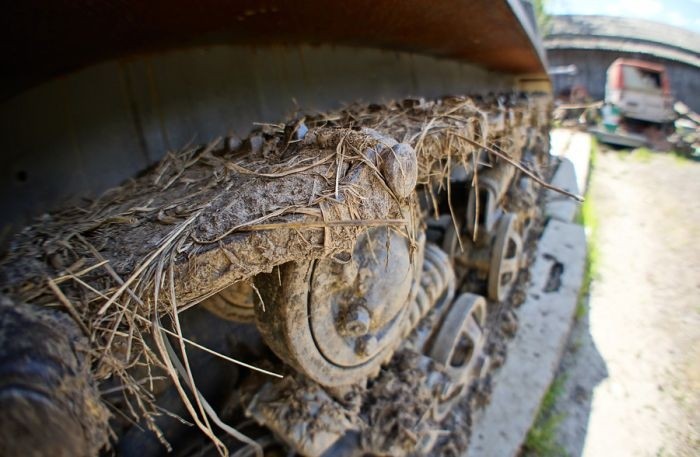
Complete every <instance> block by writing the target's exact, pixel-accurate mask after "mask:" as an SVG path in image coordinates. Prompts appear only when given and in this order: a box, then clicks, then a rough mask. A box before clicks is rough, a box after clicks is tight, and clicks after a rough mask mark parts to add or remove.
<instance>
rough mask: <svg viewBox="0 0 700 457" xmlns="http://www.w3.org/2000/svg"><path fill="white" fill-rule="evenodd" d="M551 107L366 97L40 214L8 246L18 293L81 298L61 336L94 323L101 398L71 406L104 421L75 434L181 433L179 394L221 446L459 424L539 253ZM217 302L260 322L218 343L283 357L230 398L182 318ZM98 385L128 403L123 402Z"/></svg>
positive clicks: (342, 450)
mask: <svg viewBox="0 0 700 457" xmlns="http://www.w3.org/2000/svg"><path fill="white" fill-rule="evenodd" d="M548 113H549V100H548V98H546V97H535V96H530V97H525V96H520V95H504V96H499V97H492V98H479V97H476V98H465V97H448V98H444V99H440V100H435V101H426V100H422V99H415V100H404V101H402V102H398V103H391V104H388V105H354V106H350V107H348V108H345V109H343V110H341V111H338V112H335V113H324V114H323V115H317V116H309V117H306V118H298V119H295V120H294V121H293V122H289V123H286V124H279V125H264V126H262V127H261V128H260V129H259V130H257V131H255V132H253V133H252V134H251V135H250V136H249V137H248V138H246V139H244V140H241V139H238V138H221V139H218V140H215V141H213V142H212V143H210V144H208V145H204V146H198V147H192V148H189V149H187V150H185V151H182V152H181V153H179V154H172V155H169V156H168V157H166V158H165V159H164V160H163V161H162V162H161V163H160V164H159V165H158V166H157V167H156V168H154V169H153V170H150V171H149V172H148V173H146V174H144V175H143V176H141V177H139V178H137V179H135V180H133V181H130V182H128V183H126V184H124V185H123V186H121V187H119V188H117V189H114V190H112V191H110V192H108V193H106V194H105V195H104V196H102V197H101V198H100V199H98V200H96V201H95V202H93V203H91V204H90V205H88V206H86V207H82V208H72V209H66V210H64V211H61V212H57V213H53V214H51V215H46V216H43V217H42V218H40V219H39V220H38V221H37V222H36V223H35V224H34V225H32V226H29V227H27V228H26V229H24V230H23V231H22V232H21V233H19V234H18V235H17V236H16V237H15V238H14V240H13V242H12V245H11V247H10V249H9V254H8V256H7V257H6V258H5V259H4V260H3V262H2V264H1V265H0V284H2V287H3V289H2V292H3V300H4V301H5V302H7V303H9V305H7V306H8V307H9V308H8V309H12V308H18V309H19V308H21V309H22V310H26V312H27V313H30V314H31V313H33V312H37V313H38V312H39V311H32V310H37V309H39V308H40V307H41V308H42V310H41V313H59V314H63V313H65V314H66V315H67V316H69V317H70V318H71V319H63V318H62V321H61V322H62V324H61V325H66V326H67V327H68V328H70V331H66V332H65V335H64V339H62V338H61V336H60V335H58V336H53V338H54V339H56V343H55V345H56V347H60V346H61V345H66V344H69V342H70V341H77V340H80V341H81V344H82V345H83V347H84V350H83V352H81V355H80V357H79V360H80V366H84V367H88V368H87V369H83V370H82V371H80V374H79V375H78V374H76V375H75V376H78V378H79V379H80V385H81V386H83V387H81V389H82V390H81V393H80V395H81V397H80V398H82V399H83V400H81V402H82V403H81V402H78V403H76V404H86V405H87V404H89V405H99V407H96V406H92V407H91V408H92V410H91V411H92V414H81V412H80V411H73V412H71V420H73V421H75V422H77V424H78V425H80V426H82V427H83V429H89V430H91V431H92V432H91V433H84V434H83V435H80V436H78V435H76V437H75V440H77V441H75V442H71V443H69V444H66V445H65V447H66V449H74V448H76V447H77V448H80V447H82V448H83V449H91V451H90V452H88V454H87V455H89V454H94V453H95V452H96V451H95V450H96V449H100V448H105V447H108V446H110V445H111V444H109V443H108V436H109V434H110V433H114V434H116V435H118V436H120V437H121V441H120V443H121V444H120V445H119V446H120V447H119V449H121V450H122V453H125V454H128V451H127V450H128V449H130V448H129V446H130V444H129V443H128V440H129V439H132V438H129V436H132V435H133V433H131V434H130V432H129V429H130V428H131V426H130V425H129V421H137V422H140V423H141V425H140V426H141V427H145V428H149V429H150V430H151V431H152V432H153V437H152V439H154V440H159V441H161V442H163V443H166V442H167V440H168V439H169V437H171V436H175V435H176V434H173V433H169V431H168V430H163V429H164V428H168V427H171V426H172V427H175V428H177V427H180V425H172V424H170V425H167V424H166V425H164V424H163V423H162V421H159V420H157V419H156V418H157V417H158V415H159V412H160V411H161V410H162V408H163V406H161V405H163V404H165V403H166V400H165V399H167V398H168V397H169V396H170V397H172V396H173V395H175V396H176V397H179V400H180V403H179V405H180V406H178V407H179V408H180V409H182V414H183V415H189V416H191V418H192V420H194V422H195V424H196V425H197V426H198V427H199V428H200V429H201V430H202V431H203V433H204V436H206V437H207V439H209V440H210V442H211V443H213V444H212V446H211V449H210V450H211V452H219V453H224V452H226V451H225V449H226V447H227V445H228V447H229V448H231V449H239V450H240V451H241V452H252V453H261V452H262V448H263V447H265V446H272V447H274V446H280V443H284V444H283V446H286V447H287V448H288V449H292V450H294V451H296V452H298V453H300V454H303V455H317V456H320V455H355V454H359V455H361V454H362V453H375V454H382V455H423V454H427V453H429V452H433V451H434V449H435V446H444V441H445V440H444V439H443V438H444V436H443V434H441V432H439V430H441V425H440V424H441V423H445V422H446V421H448V422H449V421H454V420H457V419H455V418H459V417H462V419H459V420H462V421H466V422H464V423H468V412H465V411H467V410H465V409H464V408H462V407H461V406H460V408H456V409H458V410H459V412H457V413H455V412H454V410H455V408H454V406H455V405H456V404H460V405H462V404H463V403H464V401H467V402H469V401H472V399H473V398H474V393H475V389H476V390H478V389H477V387H478V386H479V385H480V383H482V382H483V381H484V379H486V378H487V373H488V371H489V369H490V368H491V367H492V366H493V363H492V362H491V358H490V356H489V347H488V344H487V333H488V332H489V331H490V326H491V327H492V325H491V322H492V321H493V318H492V315H493V314H494V313H495V314H496V315H500V314H499V313H500V310H501V307H502V306H501V305H502V303H504V302H506V301H507V300H508V297H509V296H510V294H511V293H512V291H513V290H514V289H515V288H517V286H518V281H519V278H521V277H522V275H519V273H520V272H521V270H522V269H523V268H526V264H527V260H526V257H527V256H526V247H527V244H526V242H525V240H526V239H527V237H528V234H529V233H531V232H533V228H534V229H536V228H537V225H538V223H539V221H540V219H541V216H540V214H539V211H538V209H537V208H538V206H537V205H538V190H537V186H536V184H534V181H533V179H532V176H535V177H537V176H539V177H542V176H544V175H546V173H547V169H548V153H547V151H548V130H547V128H548V115H549V114H548ZM514 163H515V164H518V166H514V165H513V164H514ZM522 170H526V172H523V171H522ZM534 231H536V230H534ZM200 303H201V304H202V305H203V306H202V307H198V308H202V309H206V310H210V311H211V312H212V313H213V315H216V316H218V318H223V319H226V320H229V321H232V322H233V323H231V324H228V325H232V326H233V327H231V328H232V329H233V330H232V331H233V332H239V331H240V332H242V333H241V334H243V333H245V334H246V335H249V337H248V340H247V341H245V344H240V345H238V346H237V347H233V348H231V347H227V348H225V346H226V344H224V343H222V346H221V347H218V346H217V352H219V353H221V354H223V355H224V356H226V357H234V358H236V359H237V360H244V361H246V362H250V363H258V364H259V365H261V366H263V367H264V368H267V371H268V372H282V373H283V374H284V375H285V377H284V379H282V380H275V379H274V378H271V377H269V376H267V375H262V374H259V373H254V372H249V371H248V370H246V371H245V372H243V371H242V370H243V369H241V373H239V374H237V375H236V376H237V378H236V381H235V383H234V384H235V385H236V386H235V388H234V389H233V392H234V393H232V394H231V395H230V396H229V397H230V398H227V399H226V400H225V401H223V403H221V404H219V405H218V413H216V412H215V411H214V410H215V409H217V405H213V406H212V405H210V404H209V403H207V402H206V400H205V398H204V397H206V396H207V395H204V394H206V392H204V391H203V390H199V389H198V388H197V386H198V385H199V384H200V380H201V379H202V376H205V377H206V376H210V375H212V374H211V373H207V372H206V369H205V368H203V369H201V370H200V371H197V370H195V368H197V366H198V365H197V360H196V359H197V357H198V354H200V353H199V352H195V351H196V350H198V349H201V348H202V346H203V345H199V344H198V343H197V342H196V341H199V340H200V339H201V338H204V336H203V335H202V334H201V333H199V334H198V333H197V332H196V331H195V332H194V333H193V334H192V335H187V336H189V337H188V338H183V335H186V334H187V328H188V323H187V321H188V319H189V318H188V316H190V314H191V313H193V312H195V311H196V310H194V309H192V310H190V309H191V308H194V307H195V305H197V304H200ZM1 309H5V308H0V310H1ZM57 309H60V312H59V311H57ZM23 312H24V311H23ZM208 316H210V317H207V318H203V319H209V318H212V319H213V317H211V316H212V315H211V314H208ZM192 319H194V318H192ZM181 321H182V322H181ZM253 323H254V324H255V327H256V328H257V329H258V330H259V332H260V333H259V334H257V333H256V332H255V331H254V330H253V326H252V325H251V324H253ZM183 327H184V328H185V331H183ZM24 331H25V332H32V331H36V332H38V333H39V334H41V332H45V330H43V329H42V328H41V326H40V325H38V324H36V325H35V324H31V323H30V324H28V325H27V328H26V329H25V330H24ZM200 332H201V330H200ZM205 332H206V331H205ZM246 332H247V333H246ZM251 332H252V333H251ZM69 335H73V336H70V337H69ZM256 335H257V336H256ZM260 335H262V341H264V343H265V344H264V345H263V344H262V343H261V341H260ZM0 336H1V335H0ZM204 339H206V338H204ZM69 340H70V341H69ZM192 340H195V341H192ZM212 344H213V343H212ZM243 346H246V348H247V349H245V350H242V347H243ZM266 347H269V348H271V349H272V351H273V352H274V353H275V354H276V356H277V357H279V359H281V360H282V361H283V362H284V364H280V362H279V361H277V362H275V358H274V356H272V355H271V354H269V353H267V352H266ZM185 348H187V350H186V349H185ZM37 350H38V351H39V352H41V351H44V352H46V351H50V349H47V348H45V347H38V349H37ZM41 355H42V354H41V353H40V354H39V360H43V359H42V357H41ZM5 360H6V359H3V363H5V365H4V366H3V367H0V368H2V369H3V370H13V369H14V368H13V367H14V365H13V364H14V363H15V362H12V359H11V358H10V359H8V360H9V361H8V362H5ZM37 363H43V362H37ZM52 363H54V362H52ZM193 367H194V368H193ZM193 371H194V373H193ZM76 373H77V372H76ZM18 379H19V378H18ZM20 382H21V384H22V386H24V387H23V388H21V389H19V390H17V389H16V388H15V387H16V386H11V387H12V389H14V390H12V389H10V388H8V387H6V386H5V387H3V386H0V394H2V395H8V396H9V397H11V398H14V399H16V400H18V402H21V400H22V399H23V398H24V397H26V396H27V395H29V394H28V393H27V392H29V391H30V390H31V385H32V382H35V381H33V380H31V379H29V380H27V379H25V378H21V379H20ZM202 384H205V383H202ZM86 386H87V387H86ZM97 386H99V387H100V390H101V391H103V392H105V391H107V392H118V395H117V396H114V395H111V396H110V395H107V394H103V396H102V398H99V397H98V395H97V393H96V392H97ZM475 386H476V387H475ZM25 387H26V388H25ZM3 389H4V390H3ZM8 389H9V390H8ZM188 392H189V393H190V394H189V395H188ZM396 399H402V400H401V401H397V400H396ZM465 399H466V400H465ZM460 402H461V403H460ZM46 403H47V404H48V405H51V406H52V407H55V404H54V403H55V402H54V401H53V400H52V397H51V395H48V396H47V399H46ZM183 404H184V407H183V406H182V405H183ZM103 405H105V406H109V407H110V409H111V410H112V411H117V413H116V415H115V417H114V418H113V420H112V423H111V424H108V423H107V414H106V413H105V412H104V411H103V410H104V408H105V406H103ZM85 408H87V406H85ZM96 408H97V409H96ZM183 408H184V409H183ZM222 408H223V409H222ZM96 411H97V412H96ZM98 413H99V414H98ZM244 414H245V415H247V416H248V417H250V418H252V419H253V421H254V422H255V423H256V424H257V425H252V424H251V423H250V422H246V421H245V420H243V419H242V417H243V415H244ZM465 414H466V415H467V417H466V419H465V418H464V417H463V416H464V415H465ZM460 415H461V416H460ZM121 416H123V417H121ZM17 417H19V419H17V421H20V422H21V421H23V420H25V419H22V417H21V415H18V416H17ZM220 417H221V418H225V419H226V420H227V421H229V422H230V423H233V424H238V426H237V427H236V428H237V429H240V430H244V431H245V430H248V435H250V436H252V437H253V441H251V439H250V438H245V437H243V436H241V435H240V434H239V433H238V432H237V431H236V430H233V429H230V427H228V428H227V427H226V426H223V425H222V424H221V423H220V422H219V421H220ZM87 418H89V419H90V420H89V422H88V420H87ZM126 418H128V419H126ZM83 419H84V420H83ZM214 423H216V424H217V425H218V427H219V428H217V427H214V426H213V425H212V424H214ZM4 427H7V426H4ZM220 429H223V430H224V431H227V432H228V433H229V434H230V435H231V436H233V437H234V438H235V439H233V440H232V439H231V437H226V438H221V437H220V436H221V435H225V434H223V433H222V432H221V430H220ZM110 430H113V432H112V431H110ZM269 431H272V432H273V434H274V436H275V437H276V438H270V433H269ZM389 431H392V432H391V433H388V432H389ZM163 433H164V434H163ZM217 436H218V437H217ZM256 437H259V440H258V444H257V445H256V444H255V438H256ZM139 439H140V438H139ZM241 442H243V443H244V444H243V445H241ZM123 443H127V444H123ZM246 443H247V444H246ZM165 446H167V444H165ZM241 446H243V447H241ZM165 448H166V447H163V448H162V449H165ZM441 449H443V450H444V449H446V448H441ZM431 450H433V451H431ZM180 455H187V451H186V447H185V448H183V450H181V454H180Z"/></svg>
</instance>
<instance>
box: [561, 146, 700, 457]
mask: <svg viewBox="0 0 700 457" xmlns="http://www.w3.org/2000/svg"><path fill="white" fill-rule="evenodd" d="M588 195H589V198H591V199H592V203H593V205H594V212H595V214H596V216H597V219H598V225H599V227H598V230H597V233H596V236H595V243H596V245H597V250H598V252H599V255H598V257H599V259H598V262H597V271H596V272H595V273H596V275H595V277H594V281H593V285H592V289H591V294H590V296H589V301H588V305H589V311H588V313H587V315H586V317H585V318H583V319H581V320H580V321H579V322H578V323H577V325H576V327H575V328H574V331H573V333H572V336H571V341H570V344H569V347H568V350H567V352H566V355H565V356H564V359H563V361H562V368H561V372H562V375H563V376H564V377H565V379H566V381H565V385H564V392H563V394H562V395H561V396H560V397H559V399H558V402H557V403H556V406H555V411H557V412H559V413H561V414H562V417H563V419H562V422H561V423H560V426H559V428H558V432H557V433H558V435H557V438H558V441H559V443H561V444H562V446H563V447H564V450H565V451H566V453H567V454H568V455H569V456H581V455H583V456H587V457H600V456H614V457H626V456H635V457H640V456H641V457H643V456H683V457H685V456H697V455H700V163H697V162H689V161H683V160H680V159H677V158H675V157H673V156H671V155H665V154H656V153H654V154H639V153H637V154H634V155H630V154H629V153H628V152H624V151H622V152H614V151H601V152H600V153H599V154H598V160H597V164H596V168H595V170H594V172H593V175H592V182H591V187H590V189H589V194H588Z"/></svg>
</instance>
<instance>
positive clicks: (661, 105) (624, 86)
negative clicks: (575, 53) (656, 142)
mask: <svg viewBox="0 0 700 457" xmlns="http://www.w3.org/2000/svg"><path fill="white" fill-rule="evenodd" d="M605 101H606V102H607V103H610V104H611V105H613V106H616V107H618V108H619V110H620V113H621V114H622V116H623V117H626V118H631V119H638V120H642V121H648V122H655V123H664V122H668V121H670V120H671V119H672V118H673V97H672V95H671V86H670V82H669V79H668V75H667V73H666V68H665V67H664V66H663V65H660V64H656V63H651V62H646V61H643V60H634V59H623V58H620V59H617V60H615V61H614V62H613V63H612V64H611V65H610V67H609V68H608V73H607V82H606V86H605Z"/></svg>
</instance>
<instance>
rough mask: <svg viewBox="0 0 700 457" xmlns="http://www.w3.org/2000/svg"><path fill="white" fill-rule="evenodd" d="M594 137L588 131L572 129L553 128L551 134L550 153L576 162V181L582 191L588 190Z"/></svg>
mask: <svg viewBox="0 0 700 457" xmlns="http://www.w3.org/2000/svg"><path fill="white" fill-rule="evenodd" d="M592 142H593V137H592V136H591V135H590V134H589V133H586V132H579V131H577V130H571V129H552V131H551V133H550V134H549V144H550V151H549V152H550V154H552V155H553V156H558V157H565V158H567V159H569V160H570V161H571V162H572V163H573V164H574V169H575V170H576V183H577V184H578V188H579V191H580V192H581V193H585V192H586V185H587V183H588V173H589V171H590V170H589V168H590V160H591V145H592Z"/></svg>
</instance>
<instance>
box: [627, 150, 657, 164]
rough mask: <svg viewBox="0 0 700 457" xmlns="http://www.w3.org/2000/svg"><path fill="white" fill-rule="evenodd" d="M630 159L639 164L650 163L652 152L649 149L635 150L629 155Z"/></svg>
mask: <svg viewBox="0 0 700 457" xmlns="http://www.w3.org/2000/svg"><path fill="white" fill-rule="evenodd" d="M630 157H631V158H632V159H634V160H637V161H639V162H644V163H647V162H651V159H653V157H654V152H653V151H652V150H651V149H649V148H637V149H635V150H634V151H632V152H631V153H630Z"/></svg>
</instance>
